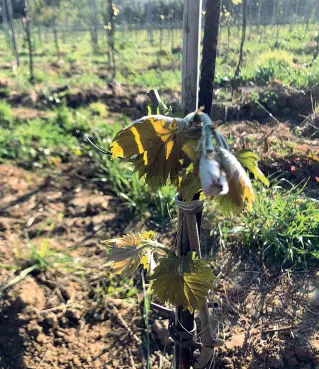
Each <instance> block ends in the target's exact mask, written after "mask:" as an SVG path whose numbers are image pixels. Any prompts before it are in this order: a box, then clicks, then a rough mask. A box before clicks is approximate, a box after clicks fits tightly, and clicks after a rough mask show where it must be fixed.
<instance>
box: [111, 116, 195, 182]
mask: <svg viewBox="0 0 319 369" xmlns="http://www.w3.org/2000/svg"><path fill="white" fill-rule="evenodd" d="M185 129H186V123H185V121H183V120H182V119H179V118H176V119H175V118H170V117H166V116H162V115H154V116H149V117H144V118H142V119H140V120H138V121H136V122H134V123H132V124H131V125H130V126H128V127H126V128H124V129H123V130H121V131H120V132H119V133H118V134H117V135H116V137H115V138H114V140H113V142H112V144H111V151H112V154H113V158H116V157H124V158H125V159H127V160H129V161H131V162H132V163H133V165H134V168H135V171H137V172H138V173H139V175H140V177H143V176H145V180H146V182H147V183H148V184H149V185H150V186H151V187H152V188H159V187H161V186H163V185H165V184H166V182H167V181H168V180H170V182H171V183H173V184H174V185H176V186H178V184H179V173H180V171H181V170H183V169H184V168H186V167H188V165H189V164H190V163H191V161H192V160H193V158H194V157H196V153H195V148H196V145H197V141H196V140H194V139H189V138H186V136H185V135H184V131H185Z"/></svg>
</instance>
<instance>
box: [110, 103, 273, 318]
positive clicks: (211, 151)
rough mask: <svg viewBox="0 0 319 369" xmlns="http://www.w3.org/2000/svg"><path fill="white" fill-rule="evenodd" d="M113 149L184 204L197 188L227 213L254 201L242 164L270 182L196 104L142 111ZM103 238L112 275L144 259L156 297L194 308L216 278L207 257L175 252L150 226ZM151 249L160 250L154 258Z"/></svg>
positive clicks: (131, 270)
mask: <svg viewBox="0 0 319 369" xmlns="http://www.w3.org/2000/svg"><path fill="white" fill-rule="evenodd" d="M111 152H112V155H113V158H124V159H126V160H127V161H129V162H131V163H132V165H133V167H134V169H135V171H136V172H137V173H138V174H139V176H140V177H144V178H145V181H146V183H147V184H148V185H149V187H150V190H155V189H158V188H160V187H161V186H163V185H165V184H166V183H167V182H170V183H172V184H173V185H174V186H175V187H176V189H177V191H178V192H179V198H180V200H183V201H184V202H185V203H189V202H191V201H192V199H193V197H194V196H195V195H196V194H199V195H200V198H201V199H203V198H206V199H207V200H208V201H210V200H213V201H216V202H217V203H218V206H219V208H220V209H221V210H222V211H223V212H227V213H229V212H231V213H239V212H241V211H242V210H243V209H244V208H248V209H249V208H251V207H252V204H253V201H254V191H253V187H252V184H251V181H250V179H249V176H248V175H247V173H246V171H245V169H244V168H246V169H247V170H248V171H250V172H251V173H252V174H253V175H254V177H255V179H258V180H261V181H262V182H263V183H264V184H265V185H267V186H268V185H269V183H268V180H267V179H266V177H265V176H264V175H263V173H262V172H261V171H260V170H259V168H258V166H257V163H258V160H259V157H258V155H257V154H255V153H253V152H252V151H249V150H245V151H240V152H236V153H232V152H231V151H230V149H229V147H228V145H227V143H226V140H225V138H224V137H223V136H222V135H221V133H220V132H219V131H218V130H217V129H215V128H214V126H213V124H212V121H211V119H210V118H209V116H208V115H207V114H205V113H203V112H202V111H201V110H199V111H197V112H194V113H191V114H189V115H187V116H186V117H185V118H171V117H167V116H163V115H151V116H146V117H143V118H141V119H139V120H137V121H135V122H133V123H132V124H131V125H129V126H128V127H126V128H124V129H122V130H121V131H119V132H118V133H117V135H116V137H115V138H114V140H113V142H112V143H111ZM107 244H108V245H109V246H111V252H110V254H109V264H111V266H112V267H113V269H114V272H115V273H118V274H123V275H125V276H131V275H132V274H133V273H134V272H135V271H136V270H137V269H138V267H139V266H140V265H143V266H144V268H146V269H147V270H148V272H149V273H150V279H151V280H152V281H153V282H152V289H153V292H154V294H155V295H157V297H158V298H159V300H161V301H162V302H168V303H170V304H173V305H175V306H182V307H183V309H185V310H186V309H188V310H189V311H190V312H191V313H193V312H194V310H196V309H201V308H202V306H203V304H204V302H205V298H206V296H207V295H208V292H209V290H210V289H211V287H212V282H213V280H214V276H213V273H212V270H211V267H210V266H209V264H208V262H207V261H205V260H204V259H199V255H196V253H195V252H192V251H191V252H189V253H188V254H187V255H186V256H184V257H179V256H177V255H175V254H174V253H173V251H172V250H171V249H170V248H168V247H166V246H164V245H162V244H160V243H158V242H157V241H156V240H155V236H154V233H153V232H145V233H140V234H129V235H125V236H124V237H122V238H115V239H111V240H109V241H107ZM154 254H158V255H159V257H157V258H156V260H158V262H157V263H156V264H155V261H154V260H155V259H154V257H153V256H154Z"/></svg>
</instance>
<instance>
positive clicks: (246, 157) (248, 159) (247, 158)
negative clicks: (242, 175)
mask: <svg viewBox="0 0 319 369" xmlns="http://www.w3.org/2000/svg"><path fill="white" fill-rule="evenodd" d="M236 158H237V160H238V161H239V162H240V163H241V164H242V165H243V166H244V167H245V168H247V169H248V170H249V171H250V172H251V173H252V174H253V175H254V177H255V179H257V180H259V181H261V182H262V183H263V184H264V185H265V186H267V187H269V181H268V179H267V178H266V177H265V175H264V173H263V172H262V171H261V170H260V169H259V168H258V161H259V160H260V157H259V156H258V155H257V154H256V153H254V152H253V151H251V150H243V151H239V152H238V153H236Z"/></svg>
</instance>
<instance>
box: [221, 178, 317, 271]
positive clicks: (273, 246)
mask: <svg viewBox="0 0 319 369" xmlns="http://www.w3.org/2000/svg"><path fill="white" fill-rule="evenodd" d="M287 184H288V186H291V188H290V189H285V188H284V187H287ZM234 224H235V225H234ZM221 228H222V234H223V236H224V241H225V242H226V243H227V242H230V243H234V242H235V243H236V245H238V244H239V245H241V246H242V248H243V250H244V251H247V252H248V253H250V254H251V255H254V258H255V259H257V261H259V262H262V263H264V262H265V263H267V264H268V265H272V266H274V265H277V266H278V265H279V266H281V267H285V266H286V267H287V266H291V265H295V266H298V265H303V266H305V265H307V263H308V262H310V261H318V260H319V201H318V200H315V199H312V198H310V197H307V196H306V195H305V186H303V187H302V186H300V185H299V186H292V185H290V184H289V183H288V182H286V181H282V182H279V183H278V184H277V185H274V186H272V187H271V188H269V189H265V188H261V187H259V186H258V189H257V191H256V201H255V203H254V206H253V209H252V211H250V212H247V213H244V214H243V215H242V216H240V217H238V218H237V219H235V220H234V219H231V220H226V221H222V223H221Z"/></svg>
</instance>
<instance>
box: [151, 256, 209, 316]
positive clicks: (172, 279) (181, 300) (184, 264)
mask: <svg viewBox="0 0 319 369" xmlns="http://www.w3.org/2000/svg"><path fill="white" fill-rule="evenodd" d="M151 279H152V280H153V290H154V293H155V294H156V295H157V297H158V298H159V299H160V300H161V301H162V302H169V303H171V304H172V305H175V306H182V307H183V309H184V310H187V309H188V310H189V311H190V312H191V313H193V312H194V310H196V309H197V310H199V309H201V308H202V306H203V304H204V302H205V298H206V296H207V295H208V291H209V290H210V289H211V288H212V283H213V281H214V279H215V276H214V274H213V271H212V269H211V268H210V267H209V265H208V263H207V261H206V260H204V259H198V258H197V257H196V253H195V252H189V253H188V254H187V256H186V257H184V258H179V257H177V256H176V255H174V254H169V256H168V258H161V259H160V263H159V265H158V266H157V267H156V268H155V270H154V274H153V275H152V276H151Z"/></svg>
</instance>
